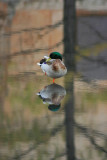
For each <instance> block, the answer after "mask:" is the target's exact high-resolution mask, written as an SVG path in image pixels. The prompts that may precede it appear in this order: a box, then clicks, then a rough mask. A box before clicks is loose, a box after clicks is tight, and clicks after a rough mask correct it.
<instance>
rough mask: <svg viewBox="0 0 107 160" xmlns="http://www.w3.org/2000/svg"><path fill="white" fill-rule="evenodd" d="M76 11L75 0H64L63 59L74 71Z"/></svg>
mask: <svg viewBox="0 0 107 160" xmlns="http://www.w3.org/2000/svg"><path fill="white" fill-rule="evenodd" d="M75 45H76V9H75V0H64V58H65V64H66V66H67V68H68V70H69V69H71V68H72V69H73V70H75Z"/></svg>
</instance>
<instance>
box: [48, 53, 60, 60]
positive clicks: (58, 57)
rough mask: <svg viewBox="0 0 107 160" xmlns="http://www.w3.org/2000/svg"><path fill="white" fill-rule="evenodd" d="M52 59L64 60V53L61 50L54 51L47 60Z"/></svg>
mask: <svg viewBox="0 0 107 160" xmlns="http://www.w3.org/2000/svg"><path fill="white" fill-rule="evenodd" d="M51 59H60V60H61V61H62V55H61V54H60V53H59V52H52V53H50V55H49V59H47V61H49V60H51Z"/></svg>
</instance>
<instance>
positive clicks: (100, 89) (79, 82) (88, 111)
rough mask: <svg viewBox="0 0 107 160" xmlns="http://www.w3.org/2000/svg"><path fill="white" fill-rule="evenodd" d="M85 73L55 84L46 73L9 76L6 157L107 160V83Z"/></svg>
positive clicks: (1, 112)
mask: <svg viewBox="0 0 107 160" xmlns="http://www.w3.org/2000/svg"><path fill="white" fill-rule="evenodd" d="M81 63H82V62H81ZM39 72H42V71H41V70H40V69H39V68H38V73H39ZM80 74H81V73H80V72H78V73H73V72H72V71H71V72H70V71H69V72H68V73H67V75H66V76H65V77H64V78H60V79H58V80H56V82H55V84H52V79H50V78H48V77H46V76H45V75H44V74H41V75H36V73H21V74H19V75H17V76H11V77H8V79H7V80H6V82H5V84H4V88H3V90H2V95H1V97H0V98H1V101H0V103H1V105H0V106H1V107H0V146H1V147H0V159H1V160H8V159H9V160H12V159H22V160H45V159H46V160H47V159H49V160H54V159H58V160H62V159H63V160H66V159H67V157H69V156H71V157H72V159H73V160H76V159H78V160H80V159H86V160H88V159H89V160H90V159H94V160H101V159H103V160H106V156H107V150H106V149H107V134H106V133H107V125H106V122H107V81H106V80H91V81H90V80H89V81H88V80H86V79H85V78H87V77H85V78H84V77H83V76H81V75H80ZM87 79H88V78H87Z"/></svg>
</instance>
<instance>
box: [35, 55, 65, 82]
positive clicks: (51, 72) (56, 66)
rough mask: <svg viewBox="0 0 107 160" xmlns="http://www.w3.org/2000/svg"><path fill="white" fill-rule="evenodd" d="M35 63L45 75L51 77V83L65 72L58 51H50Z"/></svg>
mask: <svg viewBox="0 0 107 160" xmlns="http://www.w3.org/2000/svg"><path fill="white" fill-rule="evenodd" d="M37 65H39V66H40V67H41V69H42V71H43V72H44V73H45V75H47V76H48V77H51V78H53V83H54V82H55V79H56V78H60V77H63V76H64V75H65V74H66V73H67V68H66V66H65V64H64V62H63V61H62V55H61V54H60V53H59V52H52V53H50V55H49V57H48V56H44V58H43V59H42V60H40V63H37Z"/></svg>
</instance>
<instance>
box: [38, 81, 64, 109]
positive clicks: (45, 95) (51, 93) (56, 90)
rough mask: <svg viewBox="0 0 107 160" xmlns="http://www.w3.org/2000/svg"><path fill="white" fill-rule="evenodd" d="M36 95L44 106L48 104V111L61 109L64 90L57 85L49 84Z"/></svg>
mask: <svg viewBox="0 0 107 160" xmlns="http://www.w3.org/2000/svg"><path fill="white" fill-rule="evenodd" d="M37 95H38V96H39V97H40V98H41V99H42V101H43V103H44V104H48V105H49V106H48V109H49V110H51V111H58V110H59V108H60V107H61V101H62V99H63V98H64V97H65V96H66V90H65V89H64V88H63V87H62V86H60V85H58V84H55V83H54V84H50V85H47V86H45V87H44V88H43V89H41V91H40V92H38V93H37Z"/></svg>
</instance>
